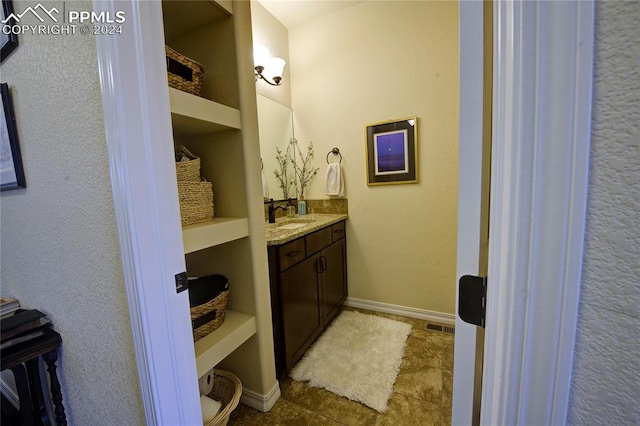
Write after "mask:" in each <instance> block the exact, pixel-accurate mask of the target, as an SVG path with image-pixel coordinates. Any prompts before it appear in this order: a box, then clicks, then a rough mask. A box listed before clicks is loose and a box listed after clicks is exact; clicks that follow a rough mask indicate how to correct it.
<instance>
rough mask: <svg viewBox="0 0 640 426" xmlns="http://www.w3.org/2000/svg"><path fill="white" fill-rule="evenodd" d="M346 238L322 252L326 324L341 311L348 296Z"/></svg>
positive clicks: (323, 319) (323, 310)
mask: <svg viewBox="0 0 640 426" xmlns="http://www.w3.org/2000/svg"><path fill="white" fill-rule="evenodd" d="M345 241H346V240H345V239H344V238H343V239H340V240H338V241H336V242H335V243H333V244H331V245H330V246H329V247H327V248H326V249H324V250H322V252H321V253H320V254H321V256H322V258H323V259H322V264H323V269H324V272H323V273H322V321H323V325H324V326H326V324H328V323H329V322H330V321H331V320H332V319H333V318H334V317H335V316H336V315H337V314H338V312H339V311H340V306H342V303H343V302H344V300H345V299H346V298H347V262H346V258H347V257H346V256H347V250H346V248H347V246H346V244H345Z"/></svg>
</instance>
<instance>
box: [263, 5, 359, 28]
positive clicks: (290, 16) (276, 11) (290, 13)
mask: <svg viewBox="0 0 640 426" xmlns="http://www.w3.org/2000/svg"><path fill="white" fill-rule="evenodd" d="M259 2H260V4H262V5H263V6H264V7H265V9H267V10H268V11H269V12H270V13H271V14H272V15H273V16H275V17H276V19H277V20H278V21H280V22H281V23H282V24H283V25H284V26H285V27H287V28H289V29H291V28H294V27H296V26H298V25H302V24H304V23H306V22H309V21H312V20H314V19H317V18H320V17H322V16H324V15H328V14H330V13H333V12H336V11H338V10H341V9H344V8H347V7H351V6H353V5H355V4H358V3H362V0H359V1H348V0H259Z"/></svg>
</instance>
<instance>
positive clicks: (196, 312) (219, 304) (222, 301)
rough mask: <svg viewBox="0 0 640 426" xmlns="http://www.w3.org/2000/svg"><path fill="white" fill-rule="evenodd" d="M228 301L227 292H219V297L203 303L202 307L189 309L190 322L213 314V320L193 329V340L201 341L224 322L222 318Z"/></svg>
mask: <svg viewBox="0 0 640 426" xmlns="http://www.w3.org/2000/svg"><path fill="white" fill-rule="evenodd" d="M228 300H229V290H225V291H223V292H221V293H220V294H219V295H217V296H216V297H214V298H213V299H211V301H210V302H207V303H203V304H202V305H198V306H194V307H193V308H191V321H192V322H193V321H194V320H197V319H198V318H200V317H202V316H204V315H207V314H210V313H212V312H215V316H213V319H212V320H211V321H209V322H207V323H206V324H203V325H201V326H199V327H197V328H194V329H193V340H194V341H196V340H199V339H202V338H203V337H204V336H206V335H207V334H209V333H211V332H212V331H213V330H215V329H217V328H218V327H220V326H221V325H222V323H223V322H224V316H225V313H226V311H227V301H228Z"/></svg>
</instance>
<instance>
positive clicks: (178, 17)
mask: <svg viewBox="0 0 640 426" xmlns="http://www.w3.org/2000/svg"><path fill="white" fill-rule="evenodd" d="M162 3H163V4H162V10H163V21H164V34H165V40H167V41H169V42H170V41H171V40H173V39H175V38H178V37H180V36H182V35H185V34H187V33H189V32H191V31H193V30H194V29H196V28H200V27H202V26H204V25H207V24H210V23H212V22H213V21H215V20H216V19H220V18H225V17H227V16H229V15H231V14H233V6H232V1H231V0H217V1H212V0H210V1H203V0H195V1H193V0H192V1H187V0H182V1H175V0H167V1H163V2H162Z"/></svg>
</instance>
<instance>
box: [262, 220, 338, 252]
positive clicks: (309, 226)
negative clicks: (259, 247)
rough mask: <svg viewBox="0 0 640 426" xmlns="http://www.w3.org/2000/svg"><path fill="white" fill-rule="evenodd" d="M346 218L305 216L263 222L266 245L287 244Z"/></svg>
mask: <svg viewBox="0 0 640 426" xmlns="http://www.w3.org/2000/svg"><path fill="white" fill-rule="evenodd" d="M348 217H349V215H346V214H306V215H302V216H299V215H296V216H294V217H279V218H276V223H268V222H265V228H266V231H267V245H268V246H278V245H280V244H284V243H287V242H289V241H292V240H295V239H296V238H300V237H302V236H304V235H307V234H310V233H312V232H313V231H317V230H318V229H322V228H325V227H327V226H329V225H333V224H334V223H338V222H340V221H342V220H345V219H347V218H348ZM298 225H300V226H298ZM283 226H284V228H283ZM294 227H295V228H294ZM289 228H293V229H289Z"/></svg>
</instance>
